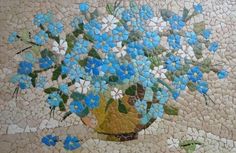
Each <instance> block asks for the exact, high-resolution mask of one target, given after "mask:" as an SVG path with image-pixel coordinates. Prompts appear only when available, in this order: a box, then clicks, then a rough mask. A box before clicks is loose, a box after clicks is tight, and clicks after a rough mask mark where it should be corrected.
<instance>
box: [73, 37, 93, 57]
mask: <svg viewBox="0 0 236 153" xmlns="http://www.w3.org/2000/svg"><path fill="white" fill-rule="evenodd" d="M88 46H89V42H88V41H86V40H84V39H79V40H78V41H76V42H75V44H74V47H73V49H72V50H73V51H76V52H77V53H78V54H86V53H88Z"/></svg>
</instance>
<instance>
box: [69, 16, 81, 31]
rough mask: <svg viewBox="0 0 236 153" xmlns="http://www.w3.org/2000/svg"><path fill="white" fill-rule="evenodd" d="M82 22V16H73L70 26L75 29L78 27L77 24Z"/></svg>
mask: <svg viewBox="0 0 236 153" xmlns="http://www.w3.org/2000/svg"><path fill="white" fill-rule="evenodd" d="M81 23H83V18H82V17H78V16H76V17H74V18H73V20H72V21H71V22H70V26H71V27H72V28H73V29H77V28H79V24H81Z"/></svg>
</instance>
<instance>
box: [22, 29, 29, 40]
mask: <svg viewBox="0 0 236 153" xmlns="http://www.w3.org/2000/svg"><path fill="white" fill-rule="evenodd" d="M20 37H21V39H22V41H23V42H24V43H28V42H29V41H30V34H29V32H28V31H27V30H26V29H24V30H22V31H21V32H20Z"/></svg>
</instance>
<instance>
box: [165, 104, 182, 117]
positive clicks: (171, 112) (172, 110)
mask: <svg viewBox="0 0 236 153" xmlns="http://www.w3.org/2000/svg"><path fill="white" fill-rule="evenodd" d="M164 112H165V113H166V114H168V115H178V113H179V109H178V108H176V107H174V106H167V105H164Z"/></svg>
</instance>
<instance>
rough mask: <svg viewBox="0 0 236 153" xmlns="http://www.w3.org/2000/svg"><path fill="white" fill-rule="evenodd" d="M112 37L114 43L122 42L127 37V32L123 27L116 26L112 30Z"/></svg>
mask: <svg viewBox="0 0 236 153" xmlns="http://www.w3.org/2000/svg"><path fill="white" fill-rule="evenodd" d="M112 35H113V39H114V41H124V40H127V39H128V37H129V32H128V31H127V30H126V29H125V28H124V26H117V27H116V28H115V29H113V30H112Z"/></svg>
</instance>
